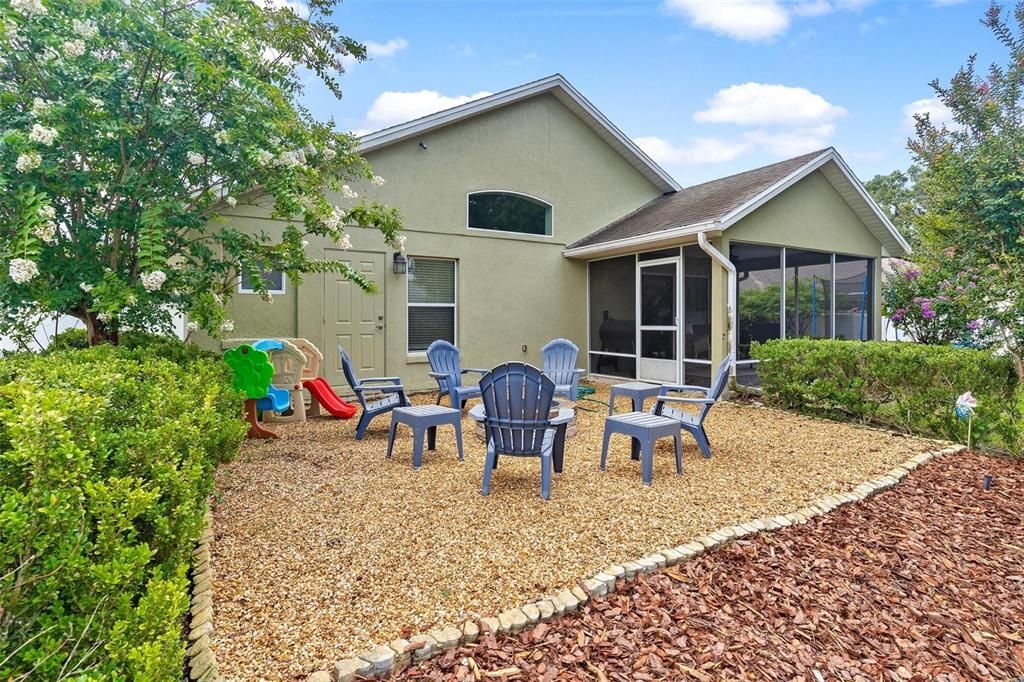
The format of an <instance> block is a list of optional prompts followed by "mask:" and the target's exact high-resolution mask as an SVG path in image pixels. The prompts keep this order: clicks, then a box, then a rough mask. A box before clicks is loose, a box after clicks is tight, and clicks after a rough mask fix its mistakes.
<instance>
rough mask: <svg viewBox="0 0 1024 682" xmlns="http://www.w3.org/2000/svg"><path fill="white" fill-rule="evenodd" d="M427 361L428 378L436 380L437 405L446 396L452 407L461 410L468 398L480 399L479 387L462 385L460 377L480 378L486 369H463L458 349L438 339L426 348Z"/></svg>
mask: <svg viewBox="0 0 1024 682" xmlns="http://www.w3.org/2000/svg"><path fill="white" fill-rule="evenodd" d="M427 360H428V361H429V362H430V370H431V371H430V372H428V374H430V376H432V377H434V379H436V380H437V403H436V404H438V405H440V404H441V398H442V397H444V396H448V399H449V400H450V401H451V405H452V407H454V408H455V409H458V410H461V409H462V408H463V407H465V405H466V401H467V400H469V399H470V398H478V397H480V387H479V386H477V385H474V384H470V385H468V386H467V385H464V384H463V383H462V375H463V374H466V373H469V372H473V373H476V374H480V375H481V376H482V375H484V374H486V373H487V370H486V369H471V368H467V369H463V368H462V360H461V356H460V354H459V349H458V348H456V347H455V346H454V345H452V344H451V343H449V342H447V341H444V340H442V339H438V340H437V341H434V342H433V343H432V344H430V345H429V346H428V347H427Z"/></svg>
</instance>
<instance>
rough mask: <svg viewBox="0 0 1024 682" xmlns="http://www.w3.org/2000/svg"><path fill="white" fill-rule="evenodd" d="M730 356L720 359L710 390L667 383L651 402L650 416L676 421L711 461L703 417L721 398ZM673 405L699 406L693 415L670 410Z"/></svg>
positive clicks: (681, 410) (727, 380) (726, 380)
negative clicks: (689, 395) (686, 395)
mask: <svg viewBox="0 0 1024 682" xmlns="http://www.w3.org/2000/svg"><path fill="white" fill-rule="evenodd" d="M732 357H733V356H732V353H729V354H728V355H727V356H725V359H724V360H722V362H721V364H719V365H718V372H717V373H716V374H715V380H714V381H712V382H711V388H704V387H703V386H682V385H679V384H667V385H665V386H662V387H661V391H660V393H659V395H658V400H657V402H656V403H654V408H653V409H652V410H651V411H652V412H654V414H660V415H664V416H666V417H672V418H673V419H676V420H677V421H678V422H679V428H681V429H682V430H683V431H686V432H688V433H689V434H690V435H692V436H693V439H694V440H695V441H697V447H699V448H700V451H701V452H702V453H704V457H705V458H706V459H711V445H710V444H709V443H708V434H707V433H705V432H704V418H705V417H706V416H707V415H708V412H710V411H711V406H712V405H714V404H715V403H716V402H718V399H719V398H721V397H722V392H723V391H724V390H725V385H726V384H727V383H728V382H729V368H730V367H731V366H732ZM673 393H700V394H702V397H700V398H692V397H691V398H687V397H683V396H677V395H672V394H673ZM673 403H675V404H677V405H679V404H682V405H700V406H701V407H700V410H699V411H698V412H697V413H696V414H694V413H693V412H689V411H687V410H683V409H679V408H677V407H673V406H672V404H673Z"/></svg>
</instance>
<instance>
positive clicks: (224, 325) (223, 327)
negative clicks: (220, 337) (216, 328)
mask: <svg viewBox="0 0 1024 682" xmlns="http://www.w3.org/2000/svg"><path fill="white" fill-rule="evenodd" d="M233 331H235V323H234V322H232V321H231V320H224V321H223V322H221V323H220V333H221V334H230V333H231V332H233Z"/></svg>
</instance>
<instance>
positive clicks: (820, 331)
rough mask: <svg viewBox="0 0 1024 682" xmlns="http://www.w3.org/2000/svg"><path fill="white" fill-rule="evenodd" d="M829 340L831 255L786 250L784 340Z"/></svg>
mask: <svg viewBox="0 0 1024 682" xmlns="http://www.w3.org/2000/svg"><path fill="white" fill-rule="evenodd" d="M805 336H809V337H813V338H819V339H827V338H831V336H832V254H830V253H820V252H818V251H800V250H797V249H786V338H787V339H796V338H800V337H805Z"/></svg>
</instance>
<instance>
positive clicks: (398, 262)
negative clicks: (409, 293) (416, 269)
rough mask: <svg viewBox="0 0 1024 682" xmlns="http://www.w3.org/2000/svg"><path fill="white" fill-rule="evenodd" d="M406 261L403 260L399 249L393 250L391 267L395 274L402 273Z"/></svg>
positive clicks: (406, 263) (403, 257)
mask: <svg viewBox="0 0 1024 682" xmlns="http://www.w3.org/2000/svg"><path fill="white" fill-rule="evenodd" d="M407 265H408V261H406V260H405V256H403V255H402V252H401V251H395V260H394V263H392V268H393V270H394V272H395V274H396V275H404V274H405V270H406V266H407Z"/></svg>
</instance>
